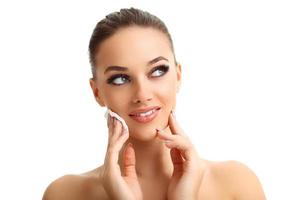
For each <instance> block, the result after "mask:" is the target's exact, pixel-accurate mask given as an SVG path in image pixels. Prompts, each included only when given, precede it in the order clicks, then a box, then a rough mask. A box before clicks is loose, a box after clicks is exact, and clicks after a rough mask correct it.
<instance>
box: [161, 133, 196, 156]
mask: <svg viewBox="0 0 300 200" xmlns="http://www.w3.org/2000/svg"><path fill="white" fill-rule="evenodd" d="M157 136H158V138H159V139H162V140H163V141H164V142H165V145H166V146H167V147H168V148H170V149H173V148H176V149H178V150H179V151H180V152H181V154H182V156H183V157H184V159H185V160H191V159H192V155H193V150H194V149H193V145H192V143H190V141H189V140H188V138H186V137H184V136H181V135H170V134H166V133H164V134H163V133H161V131H158V132H157Z"/></svg>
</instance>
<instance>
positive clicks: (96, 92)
mask: <svg viewBox="0 0 300 200" xmlns="http://www.w3.org/2000/svg"><path fill="white" fill-rule="evenodd" d="M90 86H91V89H92V91H93V94H94V97H95V99H96V101H97V102H98V104H99V105H100V106H102V107H104V106H105V103H104V100H103V98H102V97H101V95H100V92H99V89H98V87H97V85H96V81H95V80H94V79H93V78H90Z"/></svg>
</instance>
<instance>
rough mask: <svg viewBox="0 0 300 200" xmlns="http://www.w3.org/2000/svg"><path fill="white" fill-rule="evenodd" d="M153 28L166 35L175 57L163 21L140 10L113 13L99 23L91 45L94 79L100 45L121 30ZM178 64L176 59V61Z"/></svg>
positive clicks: (169, 36)
mask: <svg viewBox="0 0 300 200" xmlns="http://www.w3.org/2000/svg"><path fill="white" fill-rule="evenodd" d="M133 25H136V26H141V27H152V28H155V29H157V30H159V31H161V32H162V33H164V34H165V35H166V36H167V38H168V39H169V42H170V47H171V50H172V52H173V55H174V59H175V53H174V46H173V41H172V38H171V35H170V33H169V31H168V29H167V27H166V25H165V24H164V22H163V21H162V20H160V19H159V18H158V17H156V16H154V15H152V14H150V13H148V12H146V11H142V10H140V9H136V8H128V9H121V10H120V11H119V12H113V13H110V14H109V15H107V16H106V17H105V18H104V19H102V20H101V21H100V22H98V23H97V25H96V27H95V28H94V31H93V33H92V36H91V39H90V43H89V59H90V64H91V67H92V74H93V79H95V78H96V69H95V67H96V66H95V65H96V58H95V57H96V54H97V51H98V49H99V46H100V44H101V43H102V42H103V41H104V40H105V39H107V38H109V37H111V36H112V35H113V34H115V33H116V32H117V31H118V30H119V29H120V28H125V27H129V26H133ZM175 63H176V59H175Z"/></svg>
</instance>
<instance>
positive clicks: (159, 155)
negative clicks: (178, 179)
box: [119, 133, 173, 178]
mask: <svg viewBox="0 0 300 200" xmlns="http://www.w3.org/2000/svg"><path fill="white" fill-rule="evenodd" d="M170 134H171V133H170ZM129 142H130V143H132V144H133V148H134V150H135V158H136V172H137V176H138V177H139V178H154V177H158V176H159V177H162V176H163V177H171V174H172V172H173V164H172V160H171V157H170V149H168V148H167V147H166V146H165V144H164V143H163V142H162V141H161V140H160V139H158V138H154V139H153V140H150V141H140V140H136V139H133V138H131V137H130V138H129V139H128V141H127V142H126V144H127V143H129ZM126 144H125V145H124V146H126ZM122 152H123V151H121V152H120V155H119V158H120V159H119V164H120V166H122V164H121V163H123V158H122Z"/></svg>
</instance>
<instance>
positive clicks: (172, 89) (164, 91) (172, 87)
mask: <svg viewBox="0 0 300 200" xmlns="http://www.w3.org/2000/svg"><path fill="white" fill-rule="evenodd" d="M175 81H176V80H172V79H167V80H165V81H162V82H161V84H158V85H157V86H156V87H155V90H154V91H155V94H156V95H155V96H157V97H158V98H159V100H161V101H163V102H162V103H164V104H165V105H166V106H167V107H174V106H175V102H176V84H175ZM171 109H172V108H171Z"/></svg>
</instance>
